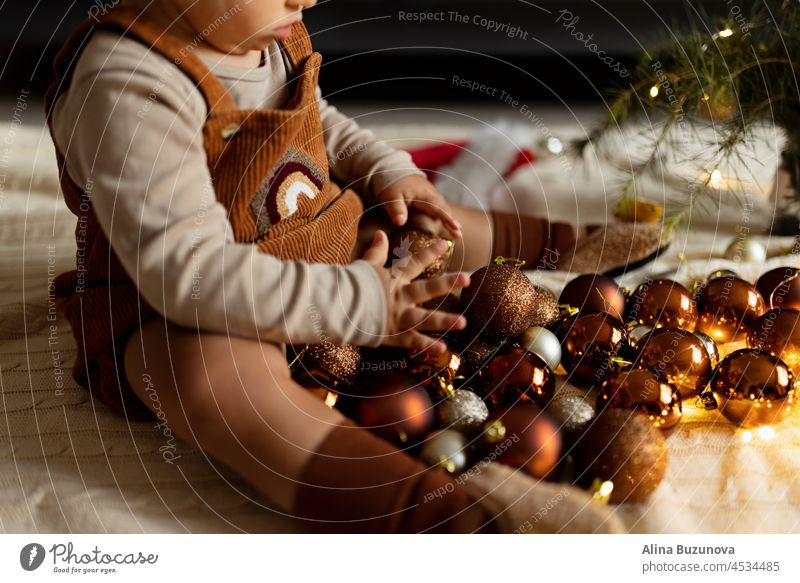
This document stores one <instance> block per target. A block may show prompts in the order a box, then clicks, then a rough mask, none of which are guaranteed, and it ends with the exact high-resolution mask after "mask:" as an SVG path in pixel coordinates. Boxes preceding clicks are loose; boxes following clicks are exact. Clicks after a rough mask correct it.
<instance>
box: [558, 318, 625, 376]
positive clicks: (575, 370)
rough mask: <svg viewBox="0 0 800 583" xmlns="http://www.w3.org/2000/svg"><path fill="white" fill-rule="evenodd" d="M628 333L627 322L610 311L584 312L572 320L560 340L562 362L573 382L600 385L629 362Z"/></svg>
mask: <svg viewBox="0 0 800 583" xmlns="http://www.w3.org/2000/svg"><path fill="white" fill-rule="evenodd" d="M628 350H630V347H629V346H628V334H627V331H626V330H625V325H624V324H623V323H622V322H620V321H619V320H617V319H616V318H615V317H613V316H611V315H610V314H607V313H597V314H586V315H581V316H578V317H577V318H575V319H574V320H572V322H571V326H570V328H569V329H568V330H567V331H566V333H565V334H564V340H563V341H562V343H561V364H562V365H563V366H564V368H565V369H566V371H567V373H569V377H568V378H567V380H568V381H569V382H572V383H574V384H581V385H599V384H600V383H602V382H603V380H604V379H605V377H606V376H607V375H608V374H609V373H611V372H613V371H615V370H618V369H620V368H624V367H625V366H626V365H625V364H624V362H623V360H624V359H625V358H626V356H627V351H628Z"/></svg>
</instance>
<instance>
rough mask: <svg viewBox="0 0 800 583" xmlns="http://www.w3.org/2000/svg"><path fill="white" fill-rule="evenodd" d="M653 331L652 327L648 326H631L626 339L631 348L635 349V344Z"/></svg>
mask: <svg viewBox="0 0 800 583" xmlns="http://www.w3.org/2000/svg"><path fill="white" fill-rule="evenodd" d="M652 331H653V327H652V326H648V325H646V324H638V325H636V326H631V327H630V328H629V330H628V338H629V339H630V342H631V346H633V347H634V348H636V344H637V342H639V340H641V339H642V338H644V335H645V334H649V333H650V332H652Z"/></svg>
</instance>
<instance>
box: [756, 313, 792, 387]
mask: <svg viewBox="0 0 800 583" xmlns="http://www.w3.org/2000/svg"><path fill="white" fill-rule="evenodd" d="M747 346H749V347H750V348H757V349H760V350H763V351H765V352H769V353H770V354H771V355H772V356H774V357H776V358H780V359H781V360H782V361H783V362H785V363H786V364H788V365H789V367H791V369H792V370H793V371H794V373H795V374H797V373H798V372H800V311H798V310H792V309H790V308H784V309H781V308H776V309H772V310H769V311H768V312H767V313H766V314H764V315H763V316H761V317H760V318H759V319H758V320H756V321H755V324H753V326H752V328H750V331H749V332H748V333H747Z"/></svg>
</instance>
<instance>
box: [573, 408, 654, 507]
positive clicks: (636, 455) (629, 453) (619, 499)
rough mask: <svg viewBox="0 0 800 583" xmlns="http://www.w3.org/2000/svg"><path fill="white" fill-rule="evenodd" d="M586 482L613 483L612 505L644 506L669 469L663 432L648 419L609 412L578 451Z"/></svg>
mask: <svg viewBox="0 0 800 583" xmlns="http://www.w3.org/2000/svg"><path fill="white" fill-rule="evenodd" d="M574 452H575V462H576V466H577V468H578V472H579V473H580V474H582V475H583V480H584V481H585V482H586V483H587V484H591V483H592V481H593V480H594V479H600V480H603V481H606V480H608V481H611V482H612V483H613V484H614V489H613V490H612V492H611V497H610V500H609V501H610V502H611V503H612V504H621V503H623V502H643V501H645V500H647V498H648V497H649V496H650V494H652V493H653V492H654V491H655V490H656V488H658V485H659V484H660V483H661V480H662V479H663V478H664V473H665V471H666V467H667V458H668V449H667V443H666V440H665V439H664V435H663V432H661V431H659V430H658V429H656V428H655V427H654V426H653V424H652V423H651V422H650V421H649V420H648V419H647V417H645V416H644V415H641V414H639V413H637V412H635V411H630V410H626V409H606V410H605V411H604V412H602V413H601V414H600V415H598V416H597V417H595V419H594V420H593V421H592V422H591V423H589V424H588V426H587V429H586V431H585V432H584V433H583V435H581V437H580V439H579V440H578V442H577V444H576V445H575V447H574Z"/></svg>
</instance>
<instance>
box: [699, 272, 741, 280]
mask: <svg viewBox="0 0 800 583" xmlns="http://www.w3.org/2000/svg"><path fill="white" fill-rule="evenodd" d="M718 277H739V274H738V273H736V272H735V271H733V270H732V269H717V270H716V271H712V272H711V273H709V274H708V277H707V278H706V281H711V280H712V279H717V278H718Z"/></svg>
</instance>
